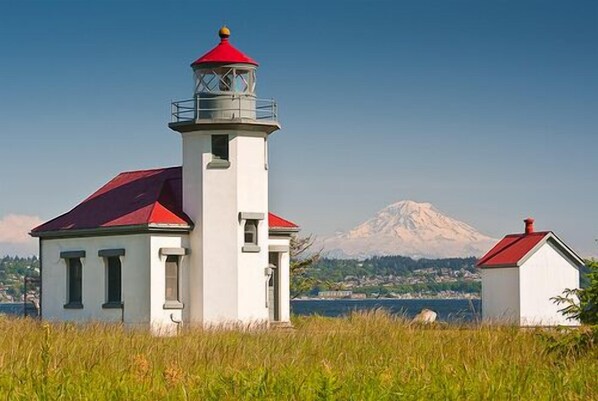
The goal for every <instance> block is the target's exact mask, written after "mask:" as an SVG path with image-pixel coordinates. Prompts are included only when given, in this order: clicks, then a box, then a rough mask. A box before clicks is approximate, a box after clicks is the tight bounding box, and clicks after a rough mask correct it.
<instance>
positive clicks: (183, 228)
mask: <svg viewBox="0 0 598 401" xmlns="http://www.w3.org/2000/svg"><path fill="white" fill-rule="evenodd" d="M192 230H193V226H192V225H179V224H176V225H175V224H155V223H150V224H139V225H129V226H115V227H97V228H81V229H76V230H58V231H40V232H33V231H32V232H30V233H29V235H31V236H32V237H38V238H41V239H53V238H79V237H99V236H107V235H127V234H147V233H165V234H172V233H189V232H190V231H192Z"/></svg>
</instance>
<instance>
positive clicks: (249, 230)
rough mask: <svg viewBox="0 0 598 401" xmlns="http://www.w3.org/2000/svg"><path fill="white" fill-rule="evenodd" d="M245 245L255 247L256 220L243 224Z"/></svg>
mask: <svg viewBox="0 0 598 401" xmlns="http://www.w3.org/2000/svg"><path fill="white" fill-rule="evenodd" d="M245 245H257V220H247V221H246V222H245Z"/></svg>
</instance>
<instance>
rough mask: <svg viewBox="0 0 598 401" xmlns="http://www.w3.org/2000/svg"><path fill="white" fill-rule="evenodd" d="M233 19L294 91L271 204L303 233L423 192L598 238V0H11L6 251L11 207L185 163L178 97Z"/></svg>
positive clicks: (514, 220) (3, 115)
mask: <svg viewBox="0 0 598 401" xmlns="http://www.w3.org/2000/svg"><path fill="white" fill-rule="evenodd" d="M223 23H226V24H227V25H228V26H229V27H230V28H231V30H232V36H231V42H232V43H233V44H234V45H235V46H237V47H238V48H240V49H241V50H243V51H244V52H246V53H247V54H249V55H250V56H252V57H253V58H255V59H256V60H258V61H259V62H260V63H261V66H260V69H259V71H258V94H259V95H260V96H261V97H266V98H270V97H273V98H275V99H276V100H277V101H278V102H279V107H280V111H281V121H282V124H283V129H282V131H280V132H278V133H276V134H275V135H274V136H273V137H272V140H271V151H270V163H271V169H270V189H271V195H270V203H271V210H272V211H275V212H277V213H279V214H282V215H283V216H285V217H288V218H290V219H293V220H295V221H296V222H298V223H299V224H301V225H302V227H303V230H304V233H311V232H313V233H317V234H319V235H325V234H328V233H332V232H334V231H335V230H338V229H347V228H350V227H352V226H354V225H355V224H357V223H360V222H361V221H363V220H365V219H367V218H368V217H370V216H371V215H373V214H374V213H375V212H376V211H377V210H378V209H380V208H382V207H384V206H386V205H387V204H389V203H392V202H395V201H398V200H402V199H412V200H416V201H427V202H431V203H432V204H434V205H435V206H436V207H438V208H439V209H440V210H442V211H443V212H445V213H446V214H448V215H450V216H452V217H456V218H458V219H461V220H464V221H466V222H467V223H469V224H471V225H473V226H474V227H476V228H478V229H479V230H481V231H482V232H484V233H485V234H488V235H491V236H494V237H500V236H502V235H503V234H505V233H509V232H519V231H521V229H522V227H523V223H522V221H521V220H522V219H523V218H524V217H526V216H528V215H531V216H533V217H535V218H536V221H537V223H536V226H537V228H538V229H551V230H554V231H555V232H556V233H557V234H559V235H560V236H561V237H562V238H563V239H565V240H566V241H567V242H569V243H570V244H571V245H572V246H573V247H574V248H575V249H577V250H579V251H580V253H582V254H583V255H588V254H598V245H597V244H596V243H595V241H594V239H595V238H598V225H597V224H596V222H598V185H596V184H597V182H598V157H597V151H598V135H597V134H598V132H597V131H598V128H597V127H598V73H597V71H598V3H596V2H594V1H568V2H563V1H492V2H491V1H484V2H480V1H475V0H470V1H368V2H366V1H326V2H324V1H319V2H293V3H290V2H289V4H286V3H285V2H278V1H277V2H274V1H272V2H261V1H246V2H243V1H237V2H234V1H230V2H219V1H218V2H216V1H214V2H212V3H208V2H185V1H163V2H148V1H144V2H141V1H122V2H117V1H97V2H91V1H89V2H87V1H78V2H77V1H52V2H50V1H46V2H32V1H21V2H17V1H0V49H1V51H2V57H1V58H0V93H1V96H0V140H1V142H0V144H1V146H0V193H1V195H2V196H1V198H0V254H1V253H4V252H10V251H14V250H15V249H18V248H19V247H21V246H24V245H22V244H21V242H22V241H21V242H19V240H14V241H12V240H11V239H10V238H9V237H10V232H12V231H11V230H10V227H11V226H10V225H9V224H8V223H7V222H6V221H7V219H6V216H10V215H19V216H37V217H39V218H40V219H42V220H45V219H49V218H52V217H54V216H56V215H58V214H60V213H63V212H65V211H67V210H68V209H70V208H71V207H73V206H74V205H75V204H76V203H77V202H79V201H80V200H82V199H83V198H84V197H86V196H87V195H88V194H90V193H91V192H93V191H94V190H95V189H97V188H98V187H99V186H101V185H102V184H104V183H105V182H106V181H107V180H109V179H110V178H111V177H112V176H114V175H115V174H117V173H118V172H120V171H124V170H134V169H142V168H151V167H159V166H170V165H178V164H180V162H181V151H180V138H179V136H178V134H176V133H173V132H171V131H170V130H169V129H168V127H167V123H168V121H169V103H170V101H171V100H174V99H183V98H188V97H190V96H191V91H192V79H191V72H190V68H189V63H190V62H191V61H193V60H194V59H195V58H196V57H198V56H200V55H201V54H203V53H204V52H205V51H207V50H209V49H210V48H212V47H213V46H214V45H215V44H216V43H217V41H218V38H217V36H216V32H217V30H218V28H219V27H220V26H221V25H222V24H223ZM13 220H14V219H13ZM3 223H4V226H3V225H2V224H3ZM3 230H4V231H5V233H4V234H2V232H3ZM7 230H8V234H7V233H6V232H7ZM15 235H16V234H15Z"/></svg>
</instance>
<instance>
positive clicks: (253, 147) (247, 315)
mask: <svg viewBox="0 0 598 401" xmlns="http://www.w3.org/2000/svg"><path fill="white" fill-rule="evenodd" d="M264 137H265V135H260V136H256V134H255V133H253V134H252V133H245V134H244V135H237V136H235V138H234V139H233V141H232V142H233V143H234V145H235V146H234V148H235V157H234V158H235V161H236V163H234V165H233V164H232V163H233V160H231V167H233V168H235V170H236V175H237V194H236V195H237V213H236V216H235V217H237V216H238V215H239V212H251V213H261V214H262V215H263V216H264V219H263V220H261V221H259V224H258V235H257V237H258V246H259V247H260V251H259V252H257V253H246V252H242V248H243V245H244V243H245V236H244V225H245V221H240V222H238V225H237V256H238V261H237V266H238V272H237V275H238V280H239V281H238V283H237V285H238V294H239V296H238V299H237V302H238V319H239V320H240V321H242V322H244V323H250V322H254V321H268V308H267V306H266V296H267V291H266V290H267V278H268V277H267V276H266V268H267V267H268V243H269V241H268V231H269V230H268V170H266V156H265V153H264V150H265V146H264ZM237 221H238V220H237Z"/></svg>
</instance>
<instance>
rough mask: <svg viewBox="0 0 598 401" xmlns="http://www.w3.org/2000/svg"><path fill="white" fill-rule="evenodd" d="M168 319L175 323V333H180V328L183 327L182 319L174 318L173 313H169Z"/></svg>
mask: <svg viewBox="0 0 598 401" xmlns="http://www.w3.org/2000/svg"><path fill="white" fill-rule="evenodd" d="M170 321H171V322H172V323H174V324H176V333H177V335H178V334H180V331H181V330H182V328H183V321H182V320H176V319H175V318H174V313H171V314H170Z"/></svg>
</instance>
